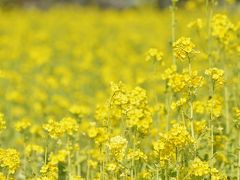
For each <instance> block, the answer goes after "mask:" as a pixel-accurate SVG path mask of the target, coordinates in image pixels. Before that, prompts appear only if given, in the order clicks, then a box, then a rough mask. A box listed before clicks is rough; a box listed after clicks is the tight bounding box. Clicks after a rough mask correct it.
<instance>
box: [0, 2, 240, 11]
mask: <svg viewBox="0 0 240 180" xmlns="http://www.w3.org/2000/svg"><path fill="white" fill-rule="evenodd" d="M189 1H191V0H179V2H180V4H182V5H184V4H185V3H186V2H189ZM192 1H194V2H196V1H199V2H200V3H201V2H205V0H192ZM236 2H237V3H238V4H239V2H240V0H219V3H220V4H222V5H224V4H225V3H228V4H229V3H230V4H231V3H232V4H234V3H236ZM69 3H71V4H73V3H74V4H77V5H81V6H97V7H100V8H116V9H126V8H136V7H141V6H146V5H149V6H155V7H157V8H165V7H168V6H169V4H171V0H0V6H1V7H2V8H11V7H16V6H20V7H26V8H30V7H37V8H43V9H45V8H49V7H51V6H53V5H65V4H69Z"/></svg>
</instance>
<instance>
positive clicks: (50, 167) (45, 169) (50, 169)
mask: <svg viewBox="0 0 240 180" xmlns="http://www.w3.org/2000/svg"><path fill="white" fill-rule="evenodd" d="M40 173H41V175H42V177H43V178H47V179H52V180H57V179H58V167H57V165H56V164H52V163H50V162H49V163H47V164H44V165H43V166H42V167H41V170H40Z"/></svg>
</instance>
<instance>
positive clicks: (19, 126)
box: [15, 119, 31, 132]
mask: <svg viewBox="0 0 240 180" xmlns="http://www.w3.org/2000/svg"><path fill="white" fill-rule="evenodd" d="M30 126H31V121H30V120H29V119H22V120H20V121H18V122H16V124H15V129H16V130H17V131H18V132H21V131H24V130H25V129H27V128H29V127H30Z"/></svg>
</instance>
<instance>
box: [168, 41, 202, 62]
mask: <svg viewBox="0 0 240 180" xmlns="http://www.w3.org/2000/svg"><path fill="white" fill-rule="evenodd" d="M194 47H195V44H193V43H192V41H191V39H190V38H187V37H181V38H179V39H178V40H177V41H176V42H174V43H173V51H174V56H175V57H176V58H177V59H179V60H184V59H185V58H186V57H188V56H189V55H190V54H191V53H196V52H197V51H195V50H194Z"/></svg>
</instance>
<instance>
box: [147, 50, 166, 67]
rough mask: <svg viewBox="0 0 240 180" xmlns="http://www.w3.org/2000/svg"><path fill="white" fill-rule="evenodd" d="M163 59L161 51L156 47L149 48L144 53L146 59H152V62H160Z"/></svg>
mask: <svg viewBox="0 0 240 180" xmlns="http://www.w3.org/2000/svg"><path fill="white" fill-rule="evenodd" d="M162 59H163V53H162V52H161V51H159V50H158V49H156V48H151V49H149V50H148V52H147V53H146V61H150V60H152V61H153V62H155V61H156V62H161V63H162Z"/></svg>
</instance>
